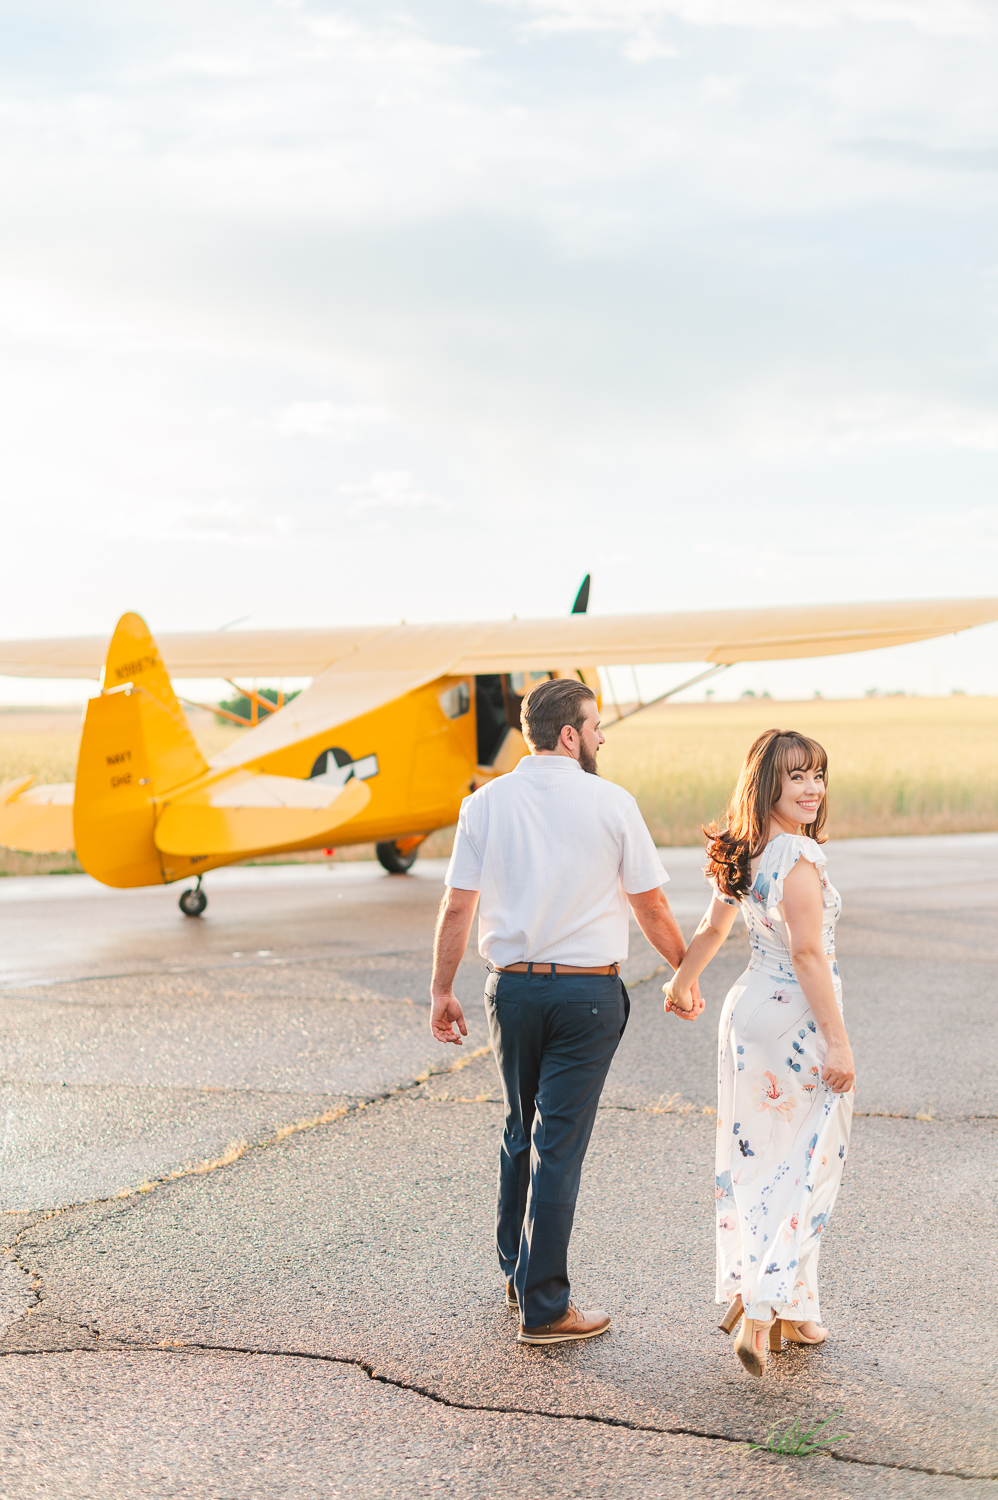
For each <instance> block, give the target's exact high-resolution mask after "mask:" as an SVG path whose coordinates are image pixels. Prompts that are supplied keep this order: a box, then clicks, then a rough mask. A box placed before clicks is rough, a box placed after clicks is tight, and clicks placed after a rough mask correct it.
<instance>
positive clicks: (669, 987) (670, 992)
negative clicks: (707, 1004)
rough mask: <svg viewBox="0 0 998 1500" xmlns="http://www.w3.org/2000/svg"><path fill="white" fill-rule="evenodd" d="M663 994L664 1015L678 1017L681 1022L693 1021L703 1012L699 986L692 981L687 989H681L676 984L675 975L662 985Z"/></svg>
mask: <svg viewBox="0 0 998 1500" xmlns="http://www.w3.org/2000/svg"><path fill="white" fill-rule="evenodd" d="M662 989H663V991H664V992H665V1013H666V1015H667V1016H668V1015H673V1016H678V1017H679V1019H680V1020H681V1021H695V1020H696V1018H697V1016H698V1015H699V1014H700V1013H701V1011H702V1010H703V999H702V997H701V994H700V985H699V984H698V982H697V981H696V980H695V979H694V981H693V983H692V984H691V985H690V987H689V989H688V990H687V989H681V988H680V987H679V986H678V985H677V984H676V979H675V975H674V976H673V977H672V978H671V979H670V980H669V981H668V983H667V984H663V986H662Z"/></svg>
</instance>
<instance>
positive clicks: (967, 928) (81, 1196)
mask: <svg viewBox="0 0 998 1500" xmlns="http://www.w3.org/2000/svg"><path fill="white" fill-rule="evenodd" d="M996 852H998V836H995V835H972V836H961V837H953V838H939V839H906V840H900V839H899V840H862V841H851V842H849V843H843V844H832V845H830V846H829V864H830V872H831V875H832V878H833V880H834V882H835V883H836V884H837V885H838V887H839V888H840V890H842V892H843V895H844V897H845V916H844V918H843V922H842V926H841V928H840V943H839V956H840V964H841V967H842V970H843V976H844V983H845V996H846V1006H847V1015H848V1019H849V1023H850V1030H851V1032H852V1035H853V1039H854V1045H855V1047H856V1052H857V1062H858V1071H859V1079H860V1086H859V1095H858V1109H859V1110H860V1112H861V1113H860V1115H859V1117H858V1119H857V1122H856V1127H855V1133H854V1147H853V1151H852V1154H851V1159H850V1164H849V1169H848V1172H847V1176H846V1181H845V1184H844V1187H843V1192H842V1196H841V1199H840V1204H839V1208H838V1210H837V1213H836V1217H835V1219H834V1221H833V1224H832V1227H831V1229H830V1231H829V1235H828V1241H827V1244H826V1245H825V1247H824V1248H823V1265H824V1277H823V1283H824V1288H825V1290H824V1294H823V1295H824V1300H825V1303H826V1310H827V1316H828V1318H829V1321H830V1323H831V1325H832V1328H833V1339H832V1340H830V1342H829V1344H828V1345H827V1346H826V1347H825V1348H823V1349H821V1350H809V1351H788V1352H787V1353H785V1354H783V1355H782V1356H780V1357H779V1359H778V1360H777V1361H776V1368H775V1369H774V1371H773V1373H772V1374H771V1375H770V1376H768V1377H767V1379H766V1380H765V1381H764V1382H762V1383H755V1382H752V1383H751V1384H750V1383H749V1381H748V1377H746V1376H744V1375H743V1374H742V1372H741V1368H740V1366H738V1365H737V1362H736V1361H735V1360H734V1357H733V1356H732V1354H731V1351H730V1346H729V1344H728V1342H727V1341H726V1340H725V1339H724V1338H723V1337H722V1336H721V1335H720V1334H717V1333H716V1331H715V1328H714V1325H715V1323H716V1314H715V1310H714V1307H713V1301H712V1294H713V1266H712V1260H713V1252H712V1201H711V1200H712V1192H711V1182H712V1135H713V1120H712V1116H711V1113H710V1111H711V1110H712V1107H713V1105H714V1102H715V1100H714V1059H713V1053H714V1045H715V1037H716V1019H717V1012H718V1009H719V1004H720V1001H721V1000H722V999H723V995H724V993H725V989H726V987H727V985H728V984H729V983H730V981H731V979H732V978H733V977H734V976H735V975H736V974H737V973H738V972H739V970H740V968H741V966H742V964H743V962H744V959H745V955H746V951H747V945H746V941H745V938H744V935H743V934H741V933H736V935H735V936H733V937H732V939H731V940H730V941H729V943H728V944H727V945H726V949H725V951H724V952H723V953H722V954H721V955H720V956H719V958H718V960H717V962H716V964H715V966H714V969H713V970H712V971H710V973H709V974H708V977H707V981H706V983H705V993H706V994H707V996H708V1000H709V1005H708V1010H707V1013H706V1014H705V1016H704V1017H703V1018H701V1020H700V1021H699V1022H697V1023H695V1024H693V1025H687V1024H683V1023H680V1022H677V1021H675V1020H668V1021H667V1020H666V1019H665V1018H664V1017H663V1016H662V1014H661V997H660V993H659V986H660V984H661V977H660V976H655V977H651V978H649V977H648V976H651V975H653V973H654V971H655V970H656V969H657V967H658V964H659V960H658V958H657V955H655V954H654V953H652V951H651V950H650V949H649V948H648V946H647V945H646V944H645V943H644V940H643V939H641V938H640V935H635V941H634V943H633V946H632V954H631V958H630V960H629V962H628V965H627V971H626V973H627V979H628V983H629V986H630V990H631V995H632V1001H633V1011H632V1019H631V1023H630V1026H629V1028H628V1031H627V1033H626V1035H625V1038H624V1041H623V1043H622V1045H621V1048H620V1052H619V1053H618V1057H617V1059H616V1061H615V1063H614V1066H613V1069H612V1070H611V1074H610V1078H609V1081H608V1085H607V1089H606V1092H605V1095H604V1100H603V1108H602V1109H601V1112H600V1118H599V1122H598V1125H597V1129H596V1132H595V1134H594V1138H593V1144H592V1148H591V1151H590V1156H589V1162H588V1167H587V1173H586V1177H585V1180H584V1186H583V1195H582V1198H581V1200H580V1207H579V1215H578V1219H577V1229H576V1234H575V1236H574V1238H573V1265H574V1272H575V1276H576V1288H577V1291H578V1292H579V1293H580V1294H581V1296H582V1297H583V1298H589V1299H591V1300H593V1301H599V1302H602V1303H603V1304H604V1305H607V1306H609V1308H610V1309H611V1311H612V1312H613V1314H614V1329H613V1331H612V1333H611V1334H610V1335H608V1336H607V1337H606V1338H604V1339H602V1340H598V1341H596V1342H595V1343H593V1344H591V1345H584V1346H578V1347H575V1348H572V1347H566V1348H563V1349H558V1350H540V1351H538V1350H524V1349H521V1348H519V1347H518V1346H517V1345H516V1344H515V1342H514V1341H513V1337H512V1334H513V1322H512V1320H511V1319H510V1318H509V1317H508V1315H507V1314H506V1312H505V1310H504V1307H503V1305H502V1302H501V1296H500V1279H499V1275H498V1271H497V1268H496V1266H495V1264H494V1257H493V1253H492V1251H491V1222H490V1221H491V1201H492V1195H493V1180H494V1172H495V1154H496V1144H497V1140H498V1135H499V1129H500V1119H499V1111H498V1104H497V1101H498V1093H497V1087H496V1078H495V1071H494V1064H493V1063H492V1060H491V1057H490V1056H488V1055H487V1054H486V1053H485V1051H484V1049H485V1041H486V1035H485V1027H484V1018H483V1015H482V1012H481V1000H480V993H481V980H482V974H483V972H484V971H483V965H482V964H481V961H480V960H479V959H478V957H477V955H471V956H469V958H468V959H467V960H466V961H465V964H464V965H463V966H462V971H461V975H460V976H459V986H458V987H459V992H460V993H461V995H462V998H464V999H465V1001H466V1002H467V1009H468V1014H469V1021H470V1029H471V1035H470V1036H469V1038H468V1041H467V1043H466V1045H465V1048H464V1049H463V1050H462V1052H461V1053H460V1054H457V1055H456V1056H455V1051H456V1049H448V1050H447V1052H446V1053H445V1052H444V1049H442V1048H440V1047H439V1046H437V1045H436V1044H435V1043H434V1042H433V1041H432V1038H431V1037H430V1035H429V1030H428V1027H427V1024H426V1023H427V1015H428V997H427V984H428V977H429V942H430V935H431V931H432V922H433V915H434V911H435V907H436V904H437V901H438V900H439V896H440V893H441V888H442V877H443V868H444V867H443V864H442V863H441V862H426V863H423V864H422V865H420V864H417V866H416V870H417V871H418V874H417V875H415V876H410V877H405V878H389V877H386V876H384V875H383V874H382V873H381V872H380V869H379V868H378V867H367V866H361V865H349V864H342V865H331V866H285V867H266V868H259V869H247V870H231V871H218V872H215V873H214V874H212V875H210V876H209V877H207V879H206V882H205V886H206V889H207V890H208V893H209V898H210V899H209V908H208V913H207V915H206V916H205V917H204V918H202V919H201V920H200V921H191V920H189V919H185V918H183V917H182V916H181V915H180V913H179V912H178V910H177V907H176V895H177V892H176V890H155V891H137V892H117V893H116V892H109V891H107V890H105V889H104V888H103V887H100V886H97V885H95V884H94V883H93V882H91V881H89V880H88V879H87V877H77V876H64V877H49V878H40V879H37V880H13V879H8V880H5V881H3V882H0V924H2V931H3V935H4V941H3V943H2V945H0V1050H2V1056H3V1064H4V1065H3V1072H2V1085H0V1093H2V1098H0V1154H2V1160H3V1165H4V1172H3V1176H2V1180H0V1192H2V1195H3V1203H2V1207H3V1209H4V1210H5V1224H6V1226H7V1234H6V1235H5V1236H4V1238H5V1241H6V1242H7V1243H8V1244H9V1245H10V1246H11V1248H10V1250H9V1251H8V1253H7V1257H6V1259H5V1260H4V1261H3V1262H2V1263H0V1326H4V1325H5V1326H6V1331H5V1333H4V1335H3V1338H2V1340H0V1352H2V1353H3V1354H4V1356H5V1357H4V1358H2V1359H0V1385H2V1387H3V1390H4V1398H3V1401H2V1415H0V1434H2V1439H3V1452H4V1465H3V1469H2V1479H0V1495H2V1496H3V1497H4V1500H7V1497H18V1500H19V1497H21V1496H22V1495H23V1496H28V1495H32V1496H36V1495H43V1496H48V1495H52V1496H60V1497H61V1496H64V1495H65V1494H67V1493H70V1492H72V1493H74V1494H75V1495H78V1496H80V1497H89V1496H94V1497H96V1496H104V1495H111V1494H114V1495H115V1496H116V1497H117V1496H119V1495H120V1496H126V1497H127V1496H131V1495H135V1496H153V1495H154V1496H159V1495H170V1496H173V1495H184V1496H186V1495H190V1496H197V1497H201V1496H206V1497H211V1500H215V1497H216V1496H217V1497H223V1496H224V1497H229V1496H232V1497H239V1500H241V1497H243V1496H253V1497H256V1496H261V1497H270V1496H274V1497H277V1496H285V1495H287V1496H295V1497H296V1496H299V1495H301V1496H312V1495H316V1496H319V1495H321V1496H334V1495H340V1494H343V1495H346V1494H348V1493H357V1492H362V1493H364V1494H365V1495H368V1496H372V1497H375V1500H380V1497H382V1496H385V1497H387V1496H394V1495H405V1496H407V1497H408V1496H421V1495H423V1494H426V1495H429V1494H437V1493H442V1494H446V1495H454V1496H460V1497H465V1496H467V1497H482V1500H485V1497H489V1500H491V1497H493V1496H494V1495H496V1494H497V1493H499V1492H500V1490H505V1489H510V1490H512V1491H514V1492H516V1493H519V1494H522V1495H523V1496H525V1497H530V1496H534V1495H536V1496H574V1495H577V1494H578V1495H583V1494H584V1495H587V1496H588V1495H599V1496H604V1495H605V1496H613V1497H616V1496H620V1497H628V1500H629V1497H636V1500H643V1497H644V1496H648V1497H652V1496H667V1497H672V1496H679V1495H697V1496H699V1495H704V1496H714V1495H716V1496H718V1497H720V1496H735V1495H737V1496H739V1497H742V1496H755V1495H759V1496H762V1495H764V1494H765V1495H768V1494H769V1493H771V1491H772V1490H773V1488H774V1487H776V1488H779V1489H780V1490H782V1492H783V1493H785V1494H787V1495H791V1496H798V1495H799V1496H805V1495H812V1494H814V1495H818V1494H821V1495H823V1496H827V1495H832V1496H835V1495H843V1496H846V1495H849V1496H851V1495H863V1496H895V1495H897V1496H919V1497H920V1496H923V1495H924V1496H927V1497H928V1496H932V1497H935V1496H949V1495H951V1494H952V1495H957V1494H959V1495H961V1496H967V1497H976V1496H978V1495H980V1496H984V1495H988V1496H992V1497H995V1500H998V1477H996V1476H998V1440H996V1435H995V1426H996V1424H995V1421H994V1411H995V1407H996V1394H998V1392H996V1382H995V1375H996V1369H995V1356H994V1353H993V1349H994V1335H993V1331H992V1329H991V1326H990V1322H989V1320H988V1312H989V1295H988V1290H989V1281H990V1275H989V1273H990V1268H991V1263H992V1260H993V1243H994V1223H995V1209H996V1202H995V1198H996V1194H995V1181H996V1169H998V1162H996V1149H995V1148H996V1130H998V1086H996V1083H995V1060H996V1058H998V1047H996V1045H995V1043H996V1035H995V1032H996V1021H995V1008H994V1005H993V1002H992V989H993V982H992V976H993V974H994V968H995V959H996V957H998V921H996V910H995V908H996V905H998V900H996V897H998V877H996V874H995V872H996V869H998V865H996V862H995V854H996ZM663 857H664V860H665V863H666V868H667V869H669V870H670V873H671V874H672V875H673V881H672V884H671V886H670V888H669V894H670V897H671V899H672V900H673V904H674V906H675V908H676V910H677V913H678V914H679V915H680V917H681V919H682V920H683V922H684V926H686V928H687V930H689V929H690V928H691V927H692V925H693V923H694V922H695V920H696V918H697V917H698V916H699V915H700V912H701V911H702V909H703V905H704V887H703V884H702V879H701V877H700V875H699V866H700V864H701V863H702V856H701V855H700V853H699V851H697V850H676V851H666V852H665V853H664V856H663ZM455 1063H458V1064H459V1065H460V1066H459V1067H458V1069H457V1071H447V1070H448V1068H450V1067H453V1065H454V1064H455ZM839 1408H842V1409H843V1417H842V1419H841V1424H842V1430H845V1431H849V1432H850V1433H851V1436H850V1437H849V1438H848V1439H846V1440H844V1441H843V1442H842V1443H840V1444H839V1445H838V1447H837V1449H836V1452H837V1454H838V1457H837V1458H836V1459H831V1458H826V1459H809V1460H786V1459H777V1458H771V1457H768V1456H766V1457H763V1456H760V1455H758V1454H753V1453H751V1452H750V1451H749V1450H748V1448H747V1447H746V1446H745V1440H746V1439H760V1438H762V1436H763V1435H764V1434H765V1432H766V1430H767V1428H768V1427H769V1426H770V1425H771V1423H772V1422H773V1421H775V1420H778V1419H782V1418H784V1417H788V1416H793V1415H797V1416H801V1417H804V1418H809V1419H810V1418H815V1419H817V1418H820V1417H823V1416H826V1415H829V1414H830V1413H831V1412H834V1411H836V1410H838V1409H839ZM774 1470H778V1472H774Z"/></svg>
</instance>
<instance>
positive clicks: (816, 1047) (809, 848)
mask: <svg viewBox="0 0 998 1500" xmlns="http://www.w3.org/2000/svg"><path fill="white" fill-rule="evenodd" d="M800 859H807V860H809V861H810V862H811V863H812V864H814V865H815V867H816V868H817V870H818V873H819V875H820V877H821V885H822V898H823V918H822V946H823V949H824V952H825V953H826V954H827V956H828V962H829V968H830V971H831V976H832V983H833V986H834V989H835V994H836V998H837V999H838V1001H839V1005H840V1007H841V1004H842V1000H841V983H840V980H839V975H838V968H837V966H836V964H835V923H836V921H837V920H838V917H839V913H840V911H841V901H840V898H839V895H838V892H837V891H836V890H835V889H834V887H833V886H831V885H830V884H829V882H828V878H827V875H826V874H825V856H824V854H823V853H822V851H821V848H820V846H819V845H817V844H816V843H815V842H814V841H813V840H812V839H806V838H803V837H799V836H796V835H791V834H778V835H777V836H776V838H774V839H771V840H770V842H769V843H768V844H767V845H766V848H765V850H764V851H763V854H762V856H761V858H760V859H759V863H758V868H757V869H756V870H755V873H754V877H753V880H752V884H751V887H750V889H749V891H748V893H747V895H746V896H745V897H743V898H742V899H741V901H739V902H735V901H734V900H733V898H731V897H721V898H720V899H721V900H725V901H727V903H728V904H729V905H740V906H741V909H742V915H743V918H744V920H745V925H746V927H747V928H748V931H749V937H750V941H751V949H752V951H751V957H750V960H749V966H748V968H747V969H746V970H745V972H744V973H743V974H742V975H741V976H740V977H739V979H738V980H737V981H736V983H735V984H734V986H733V987H732V989H731V990H730V992H729V994H728V996H727V999H726V1000H725V1003H724V1010H723V1013H722V1016H721V1023H720V1031H719V1036H718V1120H719V1121H720V1120H721V1119H724V1120H729V1121H734V1122H735V1123H734V1125H733V1128H731V1129H730V1130H729V1129H727V1128H725V1129H723V1130H722V1129H720V1128H719V1129H718V1131H717V1164H716V1180H717V1218H716V1226H717V1298H718V1301H719V1302H725V1301H727V1300H728V1299H729V1298H730V1297H731V1296H732V1295H733V1294H734V1293H735V1292H736V1291H740V1292H741V1295H742V1300H743V1302H744V1303H745V1306H746V1308H747V1310H748V1312H749V1316H750V1317H768V1316H769V1311H770V1309H773V1310H775V1311H776V1313H777V1314H780V1315H783V1316H786V1317H793V1318H795V1319H800V1318H801V1317H802V1316H808V1317H812V1318H820V1315H821V1314H820V1303H819V1298H818V1283H817V1267H818V1254H819V1249H820V1242H821V1238H822V1234H823V1232H824V1229H825V1227H826V1225H827V1224H828V1220H829V1217H830V1215H831V1212H832V1209H833V1208H834V1205H835V1198H836V1195H837V1193H838V1188H839V1183H840V1181H841V1177H842V1169H843V1166H844V1162H845V1157H846V1153H847V1147H848V1142H849V1129H850V1125H851V1121H852V1103H853V1096H852V1094H851V1093H850V1094H834V1093H832V1091H831V1090H830V1089H829V1088H828V1087H827V1086H826V1085H825V1084H824V1083H822V1081H821V1068H822V1064H823V1062H824V1057H825V1051H826V1047H825V1041H824V1038H823V1037H822V1035H821V1032H820V1030H819V1029H818V1026H817V1023H816V1021H815V1019H814V1016H813V1015H812V1014H811V1009H810V1006H809V1005H808V1003H807V1000H806V999H805V997H804V993H803V991H802V990H801V988H800V985H799V984H798V982H797V976H796V974H795V973H794V968H793V962H792V960H791V956H790V938H789V933H788V931H787V926H786V921H785V919H784V916H783V910H782V901H783V884H784V881H785V880H786V877H787V875H788V874H789V873H790V871H791V870H792V869H793V868H794V866H795V865H796V864H797V862H798V860H800ZM805 1305H806V1309H807V1311H806V1314H803V1313H802V1307H803V1306H805Z"/></svg>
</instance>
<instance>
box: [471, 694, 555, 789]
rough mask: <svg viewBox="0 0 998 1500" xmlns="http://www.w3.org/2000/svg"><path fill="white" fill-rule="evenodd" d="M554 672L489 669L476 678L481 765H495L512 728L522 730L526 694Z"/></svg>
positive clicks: (476, 712) (476, 711)
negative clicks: (496, 670)
mask: <svg viewBox="0 0 998 1500" xmlns="http://www.w3.org/2000/svg"><path fill="white" fill-rule="evenodd" d="M550 675H551V673H550V672H502V673H499V672H485V673H481V674H480V675H479V676H477V677H476V678H475V730H476V733H477V737H478V739H477V744H478V764H479V765H480V766H492V765H495V762H496V757H497V756H498V754H499V752H500V750H501V749H502V746H503V741H504V740H505V739H506V736H507V734H508V733H509V731H510V730H511V729H513V730H515V731H516V733H517V734H519V732H520V705H521V703H522V702H523V698H524V695H525V694H526V693H527V691H528V690H529V689H530V688H531V687H532V686H533V684H534V683H535V682H539V681H540V680H541V679H542V678H545V677H550Z"/></svg>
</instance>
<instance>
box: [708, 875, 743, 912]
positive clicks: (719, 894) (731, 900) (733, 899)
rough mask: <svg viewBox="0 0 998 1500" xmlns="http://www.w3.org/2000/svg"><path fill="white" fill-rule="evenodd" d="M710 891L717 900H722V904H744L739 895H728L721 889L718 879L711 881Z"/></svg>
mask: <svg viewBox="0 0 998 1500" xmlns="http://www.w3.org/2000/svg"><path fill="white" fill-rule="evenodd" d="M710 893H711V895H712V896H713V898H714V900H715V901H720V902H721V905H722V906H741V904H742V903H741V900H740V898H739V897H738V896H726V895H725V894H724V892H723V891H721V890H719V888H718V884H717V881H716V880H712V881H711V882H710Z"/></svg>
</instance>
